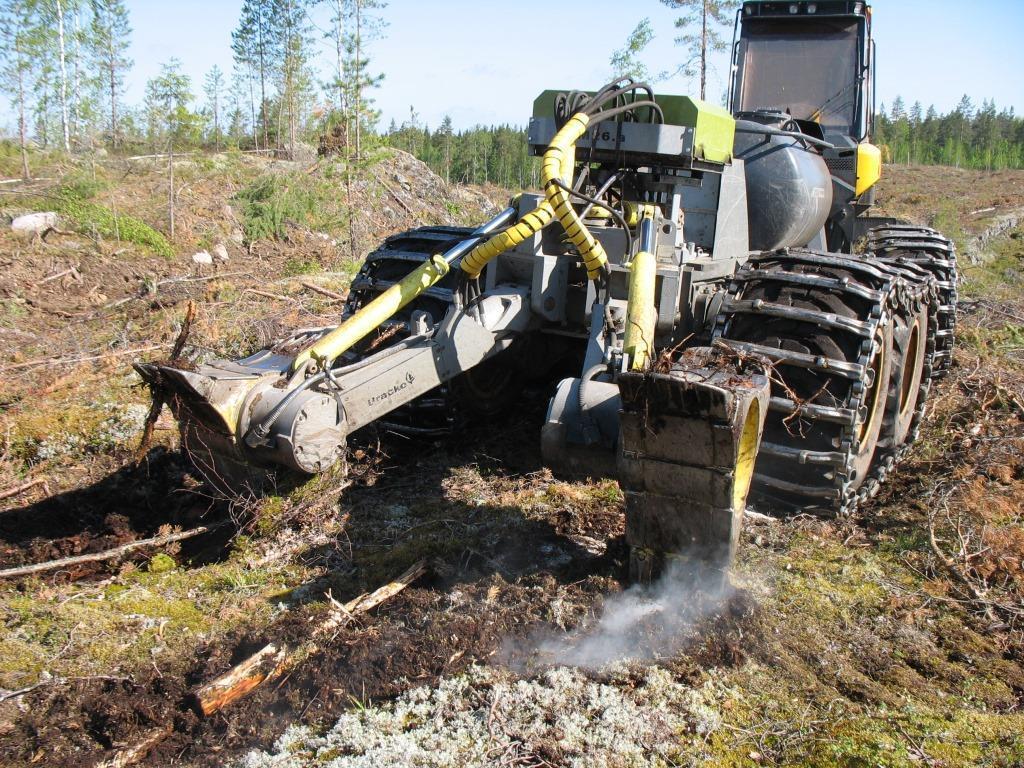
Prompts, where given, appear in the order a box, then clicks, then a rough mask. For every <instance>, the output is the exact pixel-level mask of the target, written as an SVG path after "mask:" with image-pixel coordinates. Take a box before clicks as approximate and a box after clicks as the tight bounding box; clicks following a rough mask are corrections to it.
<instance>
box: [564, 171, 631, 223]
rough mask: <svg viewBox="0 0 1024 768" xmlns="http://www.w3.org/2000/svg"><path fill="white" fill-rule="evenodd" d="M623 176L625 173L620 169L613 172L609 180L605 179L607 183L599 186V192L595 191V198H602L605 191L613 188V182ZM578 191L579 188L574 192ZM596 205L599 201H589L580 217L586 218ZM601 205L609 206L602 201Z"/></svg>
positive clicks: (603, 206)
mask: <svg viewBox="0 0 1024 768" xmlns="http://www.w3.org/2000/svg"><path fill="white" fill-rule="evenodd" d="M622 177H623V174H622V173H620V172H619V171H616V172H615V173H613V174H612V175H611V176H609V177H608V180H607V181H605V183H604V184H602V185H601V186H600V187H599V188H598V190H597V192H595V193H594V198H595V199H597V200H600V199H601V197H602V196H603V195H604V193H605V192H607V191H608V190H609V189H611V188H612V185H613V184H614V183H615V182H616V181H618V180H619V179H621V178H622ZM577 193H578V190H577V192H576V193H574V194H577ZM595 205H598V203H587V207H586V208H584V209H583V211H582V212H580V218H581V219H585V218H587V214H588V213H590V210H591V209H592V208H593V207H594V206H595ZM599 205H600V206H601V207H602V208H607V207H609V206H606V205H605V204H604V203H600V204H599Z"/></svg>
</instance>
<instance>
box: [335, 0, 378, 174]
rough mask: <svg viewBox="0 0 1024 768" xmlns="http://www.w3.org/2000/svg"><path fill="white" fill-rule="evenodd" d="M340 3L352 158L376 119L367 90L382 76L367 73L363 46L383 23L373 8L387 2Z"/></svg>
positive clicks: (358, 155)
mask: <svg viewBox="0 0 1024 768" xmlns="http://www.w3.org/2000/svg"><path fill="white" fill-rule="evenodd" d="M344 4H345V10H346V19H347V22H348V23H347V31H346V33H345V53H346V59H347V65H346V67H345V69H346V71H347V75H348V87H349V89H350V92H351V101H352V109H351V117H352V123H353V128H354V131H353V132H354V134H355V158H356V160H360V159H362V153H363V148H362V135H363V130H364V129H366V128H371V129H372V127H373V124H374V123H375V122H376V119H377V114H376V112H375V111H374V110H373V108H372V104H373V99H371V98H370V97H369V95H368V93H367V91H368V90H370V89H371V88H376V87H378V86H379V85H380V83H381V82H382V81H383V79H384V76H383V75H373V74H370V71H369V59H368V57H367V55H366V46H367V45H368V44H369V43H371V42H373V41H374V40H377V39H379V38H380V37H381V36H382V35H383V31H384V27H385V23H384V21H383V20H382V19H381V18H380V16H377V15H375V14H374V13H373V11H378V10H382V9H383V8H385V7H386V5H387V4H386V3H384V2H381V1H380V0H344Z"/></svg>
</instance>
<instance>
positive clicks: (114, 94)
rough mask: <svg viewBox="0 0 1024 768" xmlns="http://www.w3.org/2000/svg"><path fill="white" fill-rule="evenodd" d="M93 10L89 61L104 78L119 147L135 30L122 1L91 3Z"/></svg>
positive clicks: (112, 131) (114, 140) (113, 141)
mask: <svg viewBox="0 0 1024 768" xmlns="http://www.w3.org/2000/svg"><path fill="white" fill-rule="evenodd" d="M90 7H91V9H92V20H91V22H90V29H91V32H92V34H91V36H90V40H89V48H90V59H91V61H92V63H93V66H94V67H95V68H96V69H97V74H98V75H99V76H100V77H102V79H103V84H104V86H103V87H104V90H105V91H106V95H107V97H108V100H109V106H110V112H109V114H110V143H111V144H112V145H113V146H114V147H115V148H116V147H117V146H118V144H119V143H120V140H121V133H120V130H119V125H118V118H119V115H118V108H119V102H120V97H121V94H122V93H123V91H124V73H125V72H126V71H127V70H128V68H129V67H131V65H132V60H131V59H130V58H128V46H129V44H130V42H131V39H130V38H131V34H132V27H131V22H130V20H129V18H128V9H127V8H125V5H124V2H123V0H90Z"/></svg>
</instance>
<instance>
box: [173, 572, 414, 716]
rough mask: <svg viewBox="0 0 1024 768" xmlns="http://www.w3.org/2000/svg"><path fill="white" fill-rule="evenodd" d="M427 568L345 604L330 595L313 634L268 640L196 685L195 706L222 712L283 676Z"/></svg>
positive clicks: (207, 713)
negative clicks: (282, 641) (293, 643)
mask: <svg viewBox="0 0 1024 768" xmlns="http://www.w3.org/2000/svg"><path fill="white" fill-rule="evenodd" d="M426 570H427V563H426V561H425V560H420V561H418V562H417V563H415V564H414V565H412V566H411V567H410V568H409V569H408V570H407V571H405V573H403V574H402V575H401V576H399V577H398V578H397V579H395V580H394V581H392V582H390V583H388V584H385V585H384V586H383V587H380V588H379V589H376V590H374V591H373V592H370V593H369V594H363V595H360V596H359V597H356V598H354V599H352V600H349V601H348V602H347V603H345V604H344V605H342V604H341V603H338V602H337V601H335V600H334V599H333V598H331V597H330V595H328V599H330V601H331V603H332V605H333V608H334V610H332V611H331V613H330V615H329V616H328V617H327V618H326V619H325V620H324V621H322V622H320V624H319V625H317V626H316V627H315V628H314V629H313V631H312V633H311V634H312V637H311V638H310V639H309V640H306V641H305V642H304V643H302V644H301V645H299V646H298V647H296V648H289V647H288V646H285V645H282V646H278V645H276V644H275V643H269V644H268V645H265V646H263V648H261V649H260V650H258V651H257V652H256V653H254V654H253V655H252V656H250V657H249V658H247V659H246V660H245V661H243V662H242V663H240V664H236V665H235V666H234V667H232V668H231V669H229V670H228V671H227V672H225V673H224V674H223V675H221V676H220V677H218V678H216V679H215V680H212V681H211V682H209V683H207V684H206V685H203V686H202V687H200V688H197V689H196V690H195V691H194V692H193V694H192V698H193V701H194V704H195V707H196V709H197V710H198V711H199V712H200V713H201V714H202V715H203V716H205V717H209V716H210V715H212V714H214V713H216V712H219V711H220V710H222V709H224V707H226V706H228V705H229V704H231V703H232V702H235V701H238V700H239V699H241V698H244V697H245V696H247V695H249V694H250V693H251V692H252V691H254V690H255V689H256V688H258V687H259V686H261V685H263V684H264V683H266V682H269V681H271V680H274V679H276V678H278V677H281V675H283V674H284V673H285V672H287V671H289V670H291V669H293V668H294V667H296V666H297V665H298V664H300V663H301V662H302V661H304V660H305V659H307V658H309V657H310V656H313V655H314V654H316V653H318V652H319V651H320V649H321V644H322V643H323V641H324V638H325V637H326V636H327V635H329V634H330V633H331V632H334V631H335V630H337V629H339V628H341V627H342V626H344V625H345V624H346V623H348V622H349V621H351V620H352V618H353V617H355V616H357V615H359V614H361V613H366V612H367V611H369V610H372V609H373V608H376V607H377V606H378V605H380V604H381V603H383V602H384V601H386V600H389V599H390V598H392V597H394V596H395V595H397V594H398V593H399V592H401V591H402V590H403V589H405V588H406V587H407V586H409V585H410V584H411V583H412V582H414V581H415V580H416V579H418V578H419V577H420V576H422V575H423V574H424V573H425V572H426Z"/></svg>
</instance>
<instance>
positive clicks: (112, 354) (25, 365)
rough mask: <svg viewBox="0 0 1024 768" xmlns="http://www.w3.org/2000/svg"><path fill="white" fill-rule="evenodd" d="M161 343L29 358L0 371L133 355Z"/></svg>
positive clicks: (158, 346)
mask: <svg viewBox="0 0 1024 768" xmlns="http://www.w3.org/2000/svg"><path fill="white" fill-rule="evenodd" d="M163 347H164V345H163V344H151V345H150V346H148V347H138V348H136V349H112V350H110V351H109V352H104V353H103V354H102V355H89V356H88V357H68V358H65V359H61V358H48V359H46V360H29V361H28V362H25V363H15V364H14V365H8V366H7V367H6V368H0V373H7V372H8V371H14V370H17V369H18V368H31V367H32V366H36V365H71V364H72V363H89V362H94V361H96V360H105V359H106V358H108V357H116V356H118V355H134V354H138V353H139V352H152V351H153V350H155V349H163Z"/></svg>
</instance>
